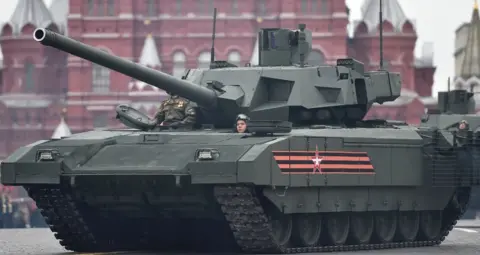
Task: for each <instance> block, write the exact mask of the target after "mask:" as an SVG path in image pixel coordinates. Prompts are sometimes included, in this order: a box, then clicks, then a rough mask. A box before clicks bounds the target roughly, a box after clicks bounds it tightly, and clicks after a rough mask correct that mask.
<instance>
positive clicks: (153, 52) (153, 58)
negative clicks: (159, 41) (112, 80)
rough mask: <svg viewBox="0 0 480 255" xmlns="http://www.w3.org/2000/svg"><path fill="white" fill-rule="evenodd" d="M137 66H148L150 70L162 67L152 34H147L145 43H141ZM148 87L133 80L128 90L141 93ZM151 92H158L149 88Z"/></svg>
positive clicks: (156, 89)
mask: <svg viewBox="0 0 480 255" xmlns="http://www.w3.org/2000/svg"><path fill="white" fill-rule="evenodd" d="M147 23H148V24H150V23H149V22H147V21H146V22H145V24H146V25H148V24H147ZM138 62H139V64H141V65H144V66H148V67H151V68H159V67H162V62H161V61H160V56H159V54H158V50H157V45H156V43H155V39H154V38H153V36H152V34H148V35H147V36H146V37H145V41H144V43H143V48H142V52H141V53H140V58H139V60H138ZM147 85H149V84H146V83H144V82H141V81H138V80H134V81H131V82H130V83H129V84H128V88H129V90H132V91H133V90H138V91H142V90H144V88H145V87H146V86H147ZM151 88H152V89H153V90H155V91H158V90H159V89H158V88H157V87H153V86H152V87H151Z"/></svg>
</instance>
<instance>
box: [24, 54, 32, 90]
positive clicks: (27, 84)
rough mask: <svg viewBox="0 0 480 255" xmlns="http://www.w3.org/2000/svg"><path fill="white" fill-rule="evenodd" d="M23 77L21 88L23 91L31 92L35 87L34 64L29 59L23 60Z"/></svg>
mask: <svg viewBox="0 0 480 255" xmlns="http://www.w3.org/2000/svg"><path fill="white" fill-rule="evenodd" d="M24 68H25V79H24V81H23V86H24V87H23V90H24V92H32V91H33V89H34V88H35V78H34V74H35V65H34V64H33V63H32V62H31V61H29V60H28V61H26V62H25V66H24Z"/></svg>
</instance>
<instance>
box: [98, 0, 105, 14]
mask: <svg viewBox="0 0 480 255" xmlns="http://www.w3.org/2000/svg"><path fill="white" fill-rule="evenodd" d="M104 7H105V6H104V2H103V0H97V16H103V15H104V14H105V8H104Z"/></svg>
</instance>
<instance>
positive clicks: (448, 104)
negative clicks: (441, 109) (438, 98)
mask: <svg viewBox="0 0 480 255" xmlns="http://www.w3.org/2000/svg"><path fill="white" fill-rule="evenodd" d="M449 110H450V76H449V77H448V80H447V95H446V98H445V112H448V111H449Z"/></svg>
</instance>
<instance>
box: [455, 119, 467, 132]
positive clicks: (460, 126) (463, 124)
mask: <svg viewBox="0 0 480 255" xmlns="http://www.w3.org/2000/svg"><path fill="white" fill-rule="evenodd" d="M469 128H470V127H469V125H468V122H467V121H466V120H462V121H460V123H459V124H458V129H459V130H462V131H468V129H469Z"/></svg>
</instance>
